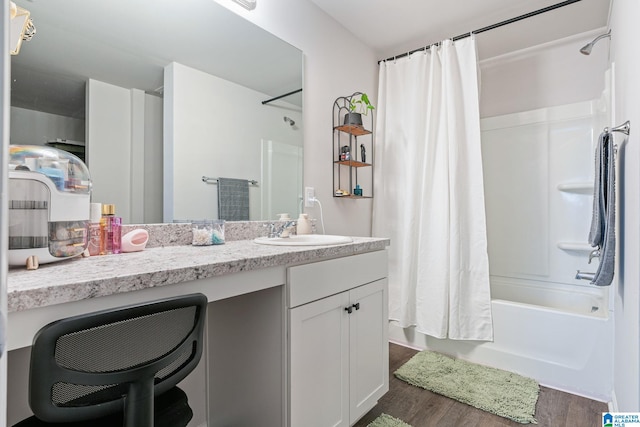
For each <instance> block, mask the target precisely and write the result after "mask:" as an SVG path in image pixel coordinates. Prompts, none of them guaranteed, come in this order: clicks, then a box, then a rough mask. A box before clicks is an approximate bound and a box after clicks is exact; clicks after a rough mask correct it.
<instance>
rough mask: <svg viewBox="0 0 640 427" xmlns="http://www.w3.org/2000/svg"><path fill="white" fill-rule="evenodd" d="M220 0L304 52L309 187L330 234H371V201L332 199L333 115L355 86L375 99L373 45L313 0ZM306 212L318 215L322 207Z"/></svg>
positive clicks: (305, 168)
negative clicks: (241, 1)
mask: <svg viewBox="0 0 640 427" xmlns="http://www.w3.org/2000/svg"><path fill="white" fill-rule="evenodd" d="M216 1H217V2H218V3H220V4H221V5H222V6H225V7H227V8H229V9H231V10H233V11H234V12H236V13H238V14H239V15H241V16H243V17H245V18H246V19H248V20H250V21H252V22H254V23H255V24H257V25H258V26H260V27H262V28H264V29H265V30H267V31H269V32H271V33H273V34H274V35H276V36H277V37H280V38H281V39H283V40H284V41H286V42H288V43H290V44H292V45H294V46H296V47H297V48H299V49H301V50H302V51H303V53H304V62H305V65H304V85H303V86H304V92H303V111H304V183H305V186H311V187H315V189H316V197H317V198H318V199H320V201H321V203H322V208H323V213H324V220H325V225H326V232H327V234H347V235H360V236H369V235H371V200H353V199H335V198H333V189H332V173H333V172H332V171H333V164H332V162H333V154H332V121H331V114H332V106H333V102H334V100H335V99H336V98H338V97H339V96H345V95H351V94H352V93H353V92H356V91H360V92H366V93H368V94H369V95H370V98H371V100H372V101H373V103H374V105H375V104H376V99H377V97H376V92H377V76H378V66H377V58H376V56H375V54H374V51H373V49H371V48H369V47H368V46H366V45H364V44H363V43H362V42H360V41H359V40H357V39H356V38H355V37H354V36H353V35H352V34H351V33H349V32H348V30H346V29H345V28H343V27H342V26H340V25H339V24H338V23H337V22H336V21H334V20H333V19H332V18H330V17H329V16H328V15H326V14H325V13H324V12H323V11H322V10H321V9H319V8H318V7H317V6H315V4H313V3H312V2H310V1H300V0H269V1H268V2H265V1H261V0H258V6H257V8H256V9H254V10H253V11H247V10H245V9H243V8H242V7H240V6H239V5H237V4H235V3H233V2H232V1H231V0H216ZM374 197H375V195H374ZM306 212H308V213H310V214H311V215H310V216H311V217H313V218H318V219H319V218H320V210H319V208H318V207H314V208H306Z"/></svg>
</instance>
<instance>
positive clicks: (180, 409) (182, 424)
mask: <svg viewBox="0 0 640 427" xmlns="http://www.w3.org/2000/svg"><path fill="white" fill-rule="evenodd" d="M191 418H193V411H192V410H191V408H190V407H189V403H188V399H187V395H186V394H185V392H184V391H182V390H181V389H180V388H178V387H173V388H170V389H169V390H167V391H166V392H165V393H163V394H161V395H160V396H157V397H156V399H155V402H154V426H155V427H186V425H187V424H188V423H189V421H191ZM122 420H123V413H122V412H120V413H116V414H112V415H109V416H106V417H102V418H99V419H95V420H88V421H81V422H74V423H46V422H44V421H41V420H39V419H37V418H36V417H30V418H27V419H25V420H23V421H20V422H19V423H18V424H15V425H14V426H13V427H47V426H50V427H54V426H67V427H117V426H121V425H123V421H122Z"/></svg>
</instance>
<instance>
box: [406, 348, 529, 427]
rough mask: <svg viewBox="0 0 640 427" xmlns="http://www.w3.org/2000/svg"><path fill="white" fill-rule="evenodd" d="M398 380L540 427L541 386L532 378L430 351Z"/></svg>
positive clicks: (413, 361) (413, 360) (411, 362)
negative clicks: (538, 403)
mask: <svg viewBox="0 0 640 427" xmlns="http://www.w3.org/2000/svg"><path fill="white" fill-rule="evenodd" d="M395 376H396V377H398V378H400V379H401V380H403V381H406V382H408V383H409V384H412V385H415V386H418V387H421V388H424V389H425V390H430V391H433V392H435V393H438V394H441V395H443V396H446V397H450V398H452V399H455V400H458V401H460V402H463V403H466V404H468V405H471V406H473V407H475V408H478V409H482V410H484V411H487V412H490V413H492V414H496V415H499V416H501V417H504V418H508V419H510V420H513V421H516V422H519V423H522V424H527V423H533V424H537V423H536V420H535V418H534V417H533V416H534V414H535V412H536V402H537V401H538V394H539V393H540V386H539V385H538V383H537V382H536V381H535V380H532V379H531V378H525V377H523V376H520V375H517V374H514V373H511V372H507V371H503V370H501V369H495V368H489V367H486V366H481V365H476V364H475V363H470V362H466V361H464V360H458V359H452V358H450V357H447V356H444V355H442V354H438V353H434V352H432V351H427V350H425V351H421V352H420V353H417V354H416V355H415V356H413V357H412V358H411V359H410V360H409V361H408V362H407V363H405V364H404V365H402V366H401V367H400V368H399V369H398V370H397V371H396V372H395Z"/></svg>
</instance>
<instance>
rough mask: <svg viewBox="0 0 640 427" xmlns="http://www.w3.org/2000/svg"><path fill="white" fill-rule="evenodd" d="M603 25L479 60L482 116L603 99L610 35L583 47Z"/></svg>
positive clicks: (600, 32)
mask: <svg viewBox="0 0 640 427" xmlns="http://www.w3.org/2000/svg"><path fill="white" fill-rule="evenodd" d="M603 32H606V30H605V29H600V30H595V31H590V32H587V33H582V34H577V35H575V36H572V37H568V38H565V39H562V40H557V41H554V42H551V43H546V44H543V45H539V46H534V47H532V48H529V49H523V50H520V51H516V52H512V53H508V54H505V55H501V56H498V57H495V58H489V59H486V60H483V61H481V63H480V70H481V84H480V86H481V87H480V116H481V117H492V116H498V115H503V114H511V113H517V112H522V111H530V110H535V109H538V108H546V107H553V106H557V105H565V104H572V103H575V102H581V101H590V100H592V99H599V98H600V95H601V94H602V91H603V89H604V72H605V70H606V69H607V68H608V66H609V62H608V53H609V49H608V48H607V47H608V46H607V45H608V40H606V39H605V40H601V41H600V42H599V43H598V44H597V45H596V46H595V47H594V49H593V51H592V53H591V55H589V56H585V55H582V54H580V53H579V50H580V48H581V47H582V46H584V45H585V44H586V43H588V42H590V41H591V40H593V38H594V37H595V36H596V35H599V34H602V33H603Z"/></svg>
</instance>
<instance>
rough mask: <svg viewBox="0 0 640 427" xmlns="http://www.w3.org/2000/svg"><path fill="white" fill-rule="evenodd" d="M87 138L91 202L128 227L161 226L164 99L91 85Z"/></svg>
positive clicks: (88, 91) (103, 84)
mask: <svg viewBox="0 0 640 427" xmlns="http://www.w3.org/2000/svg"><path fill="white" fill-rule="evenodd" d="M86 136H87V139H86V147H87V148H86V150H87V152H86V163H87V166H88V168H89V172H90V173H91V180H92V181H93V192H92V195H91V201H92V202H97V203H103V204H105V203H109V204H114V205H116V215H117V216H120V217H122V221H123V223H125V224H140V223H153V222H161V220H162V187H161V183H162V99H160V98H158V97H156V96H152V95H147V94H145V93H144V92H142V91H141V90H139V89H127V88H123V87H119V86H115V85H111V84H108V83H104V82H100V81H97V80H89V83H88V84H87V120H86Z"/></svg>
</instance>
